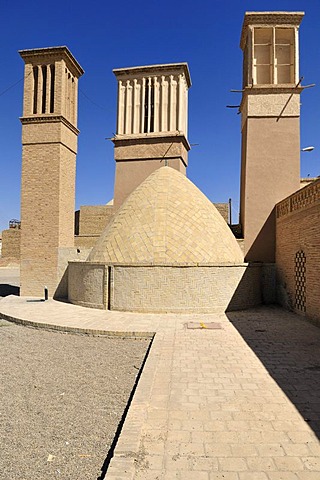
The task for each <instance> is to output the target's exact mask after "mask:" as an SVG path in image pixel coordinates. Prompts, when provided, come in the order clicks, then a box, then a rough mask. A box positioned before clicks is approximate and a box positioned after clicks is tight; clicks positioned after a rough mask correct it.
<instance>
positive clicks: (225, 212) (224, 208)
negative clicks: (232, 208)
mask: <svg viewBox="0 0 320 480" xmlns="http://www.w3.org/2000/svg"><path fill="white" fill-rule="evenodd" d="M213 205H214V206H215V207H216V209H217V210H218V212H219V213H220V215H221V216H222V217H223V219H224V220H225V221H226V222H227V223H228V222H229V204H228V203H214V204H213Z"/></svg>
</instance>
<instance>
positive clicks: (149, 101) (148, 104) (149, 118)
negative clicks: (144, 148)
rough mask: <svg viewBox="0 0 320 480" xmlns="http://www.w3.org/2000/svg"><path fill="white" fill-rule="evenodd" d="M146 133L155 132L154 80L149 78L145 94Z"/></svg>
mask: <svg viewBox="0 0 320 480" xmlns="http://www.w3.org/2000/svg"><path fill="white" fill-rule="evenodd" d="M143 131H144V133H149V132H154V80H153V78H148V79H147V81H146V85H145V96H144V129H143Z"/></svg>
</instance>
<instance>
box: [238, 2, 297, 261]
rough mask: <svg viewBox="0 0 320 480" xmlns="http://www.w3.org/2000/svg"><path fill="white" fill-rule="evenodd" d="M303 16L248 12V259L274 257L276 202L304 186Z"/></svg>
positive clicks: (244, 169) (244, 182)
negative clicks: (301, 185)
mask: <svg viewBox="0 0 320 480" xmlns="http://www.w3.org/2000/svg"><path fill="white" fill-rule="evenodd" d="M303 15H304V13H303V12H247V13H246V14H245V17H244V22H243V27H242V34H241V43H240V46H241V49H242V50H243V94H242V101H241V106H240V110H241V117H242V120H241V129H242V153H241V195H240V223H241V225H242V231H243V235H244V246H245V257H246V260H247V261H263V262H273V261H274V251H275V216H274V207H275V204H276V203H277V202H279V201H280V200H282V199H283V198H285V197H287V196H288V195H290V194H292V193H293V192H295V191H296V190H298V188H299V182H300V93H301V91H302V87H301V80H300V76H299V42H298V30H299V25H300V23H301V20H302V18H303Z"/></svg>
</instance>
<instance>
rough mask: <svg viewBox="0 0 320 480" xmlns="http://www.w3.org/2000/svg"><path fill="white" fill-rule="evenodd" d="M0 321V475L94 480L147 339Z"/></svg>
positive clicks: (13, 478)
mask: <svg viewBox="0 0 320 480" xmlns="http://www.w3.org/2000/svg"><path fill="white" fill-rule="evenodd" d="M0 327H1V328H0V399H1V403H0V438H1V449H0V479H1V480H16V479H19V480H46V479H61V480H62V479H63V480H66V479H72V480H87V479H94V480H96V479H97V478H98V477H99V476H100V475H101V469H102V467H103V464H104V462H105V459H106V457H107V455H108V451H109V449H110V446H111V444H112V441H113V439H114V436H115V432H116V430H117V427H118V424H119V422H120V420H121V417H122V415H123V412H124V409H125V407H126V405H127V402H128V398H129V396H130V393H131V391H132V388H133V385H134V382H135V380H136V376H137V374H138V372H139V369H140V367H141V364H142V362H143V359H144V356H145V354H146V351H147V348H148V346H149V343H150V340H135V339H121V338H104V337H88V336H81V335H71V334H64V333H59V332H50V331H45V330H36V329H32V328H27V327H23V326H19V325H14V324H11V323H8V322H5V321H3V320H0ZM101 478H103V475H102V477H101Z"/></svg>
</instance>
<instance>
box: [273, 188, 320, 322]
mask: <svg viewBox="0 0 320 480" xmlns="http://www.w3.org/2000/svg"><path fill="white" fill-rule="evenodd" d="M319 218H320V180H317V181H316V182H314V183H312V184H310V185H308V186H307V187H305V188H303V189H301V190H299V191H298V192H297V193H295V194H294V195H291V196H290V197H288V198H286V199H285V200H283V201H282V202H280V203H279V204H278V205H277V226H276V229H277V242H276V245H277V246H276V263H277V270H278V300H279V302H280V303H281V304H282V305H284V306H285V307H287V308H290V309H293V310H295V311H297V312H298V313H300V314H305V315H306V316H308V317H310V318H312V319H314V320H315V321H318V322H320V314H319V312H320V297H319V270H320V253H319V252H320V231H319ZM299 252H300V253H299ZM297 254H298V258H297V257H296V256H297ZM303 292H305V295H303ZM301 296H302V297H303V296H305V302H303V299H301V298H300V297H301ZM297 297H299V298H297ZM301 300H302V302H301ZM301 303H302V304H301ZM303 303H305V306H304V307H305V309H304V308H303Z"/></svg>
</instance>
